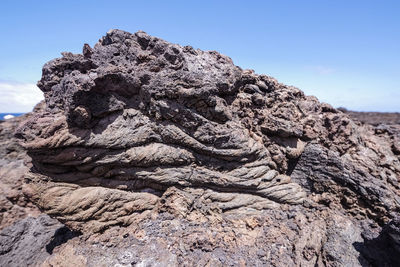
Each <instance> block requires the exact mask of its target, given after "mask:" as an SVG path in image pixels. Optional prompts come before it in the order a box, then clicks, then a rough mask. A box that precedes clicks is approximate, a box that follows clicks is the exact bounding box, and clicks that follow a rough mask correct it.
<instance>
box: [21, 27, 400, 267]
mask: <svg viewBox="0 0 400 267" xmlns="http://www.w3.org/2000/svg"><path fill="white" fill-rule="evenodd" d="M83 50H84V51H83V55H80V54H72V53H63V57H62V58H58V59H55V60H52V61H50V62H48V63H47V64H46V65H45V66H44V67H43V76H42V79H41V80H40V81H39V83H38V86H39V88H40V89H41V90H42V91H43V92H44V94H45V101H46V109H45V110H43V111H40V112H37V113H36V114H35V115H34V117H32V118H30V119H29V120H27V121H26V122H25V124H24V125H23V126H21V127H20V128H19V131H18V137H19V138H21V139H22V142H23V146H24V147H25V148H26V149H27V151H28V155H29V156H30V157H31V158H32V165H33V166H32V168H31V169H30V172H29V173H28V174H27V175H26V185H25V187H24V193H25V194H26V196H27V197H28V198H29V199H30V200H31V201H33V202H34V203H36V204H37V205H38V206H39V207H40V208H41V209H42V210H43V211H44V212H45V213H47V214H49V215H50V216H51V217H53V218H56V219H58V220H60V221H61V222H63V223H65V224H66V225H67V226H68V227H70V228H71V229H73V230H79V231H82V232H83V234H84V235H83V236H82V237H80V238H78V239H74V240H71V241H69V242H67V243H66V244H64V245H62V246H61V247H60V248H59V250H58V253H57V254H54V255H52V256H51V257H50V258H48V259H47V260H46V264H49V265H50V266H52V265H57V264H58V265H59V263H60V262H63V259H68V258H71V259H72V258H74V259H79V262H80V264H85V265H88V266H98V265H99V263H100V262H102V261H103V260H104V259H107V262H108V264H106V265H115V264H132V265H134V264H138V265H139V266H144V265H146V264H151V263H160V264H161V265H164V266H165V265H187V266H192V265H198V266H218V265H231V266H237V265H242V266H244V265H249V266H257V265H258V266H261V265H271V266H315V265H318V266H322V265H329V266H356V265H361V264H362V265H367V266H368V264H376V262H378V263H382V264H393V263H395V262H396V260H397V259H396V258H398V256H396V255H391V258H388V259H382V258H380V257H379V256H377V257H374V256H371V254H369V255H368V257H367V256H366V254H365V253H366V251H368V249H367V248H372V247H374V246H373V245H371V242H372V243H373V242H374V241H373V240H374V239H373V238H372V239H368V238H367V236H377V235H380V234H382V235H385V236H386V235H387V234H385V233H386V232H385V231H386V230H382V229H383V227H384V226H385V225H386V224H388V223H389V222H390V223H389V224H388V225H397V224H396V221H395V218H396V216H397V214H398V213H399V210H400V187H399V180H400V155H399V153H398V150H397V148H398V147H399V144H398V140H399V139H395V138H393V135H396V134H392V135H391V134H390V133H389V132H390V131H389V130H387V131H386V130H382V131H381V132H379V131H377V130H376V129H375V128H374V127H372V126H369V125H362V124H361V123H358V122H355V121H353V120H352V119H351V118H350V117H349V116H348V115H347V114H345V113H343V112H341V111H339V110H336V109H334V108H333V107H331V106H330V105H328V104H325V103H320V102H319V101H318V100H317V99H316V98H315V97H312V96H306V95H304V93H303V92H302V91H300V90H299V89H297V88H295V87H292V86H286V85H284V84H281V83H278V82H277V81H276V80H275V79H274V78H272V77H269V76H266V75H258V74H255V73H254V71H252V70H242V69H241V68H239V67H237V66H235V65H234V64H233V62H232V60H231V59H230V58H228V57H226V56H224V55H221V54H219V53H218V52H215V51H201V50H199V49H194V48H192V47H190V46H184V47H182V46H180V45H176V44H171V43H168V42H166V41H164V40H162V39H159V38H156V37H152V36H150V35H148V34H146V33H144V32H137V33H135V34H130V33H127V32H124V31H120V30H111V31H110V32H108V33H107V34H106V36H104V37H103V38H101V39H100V40H99V42H98V43H97V44H96V45H95V46H94V47H93V48H91V47H90V46H88V45H85V46H84V49H83ZM388 227H389V226H388ZM385 229H386V228H385ZM390 229H391V231H392V232H390V234H391V235H390V236H392V237H393V236H394V237H395V238H394V239H393V238H392V239H389V238H387V240H388V241H387V242H394V241H393V240H395V241H396V240H397V239H396V238H397V237H396V234H397V233H399V232H398V228H396V227H391V228H390ZM393 229H394V230H393ZM396 229H397V230H396ZM125 237H126V238H125ZM365 240H372V241H370V242H369V241H368V242H369V243H368V242H367V243H364V241H365ZM385 240H386V239H385ZM390 240H392V241H390ZM374 244H375V243H374ZM378 249H379V248H378ZM124 253H125V254H124ZM376 255H378V254H376ZM371 257H372V258H371Z"/></svg>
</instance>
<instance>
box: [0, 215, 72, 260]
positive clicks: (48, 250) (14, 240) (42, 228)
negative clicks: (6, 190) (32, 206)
mask: <svg viewBox="0 0 400 267" xmlns="http://www.w3.org/2000/svg"><path fill="white" fill-rule="evenodd" d="M75 236H76V234H75V233H73V232H71V231H70V230H69V229H68V228H66V227H65V226H63V225H62V224H60V223H59V222H58V221H57V220H54V219H51V218H50V217H49V216H47V215H40V216H39V217H37V218H33V217H28V218H25V219H23V220H20V221H18V222H16V223H15V224H14V225H12V226H9V227H6V228H4V229H3V230H2V231H1V232H0V266H3V267H8V266H10V267H12V266H21V267H22V266H33V265H36V264H37V263H41V262H43V261H44V260H45V259H46V258H48V257H49V256H50V255H51V254H52V253H53V249H54V247H55V246H57V245H60V244H62V243H64V242H65V241H66V240H68V239H70V238H73V237H75Z"/></svg>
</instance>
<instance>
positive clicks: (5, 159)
mask: <svg viewBox="0 0 400 267" xmlns="http://www.w3.org/2000/svg"><path fill="white" fill-rule="evenodd" d="M43 107H44V103H42V104H39V105H38V106H37V107H36V108H35V111H39V110H40V108H43ZM30 116H31V113H28V114H25V115H23V116H21V117H15V118H13V119H9V120H6V121H0V230H1V229H3V228H4V227H6V226H9V225H11V224H13V223H14V222H16V221H17V220H20V219H23V218H25V217H27V216H37V215H39V213H40V212H39V209H38V208H37V207H36V206H35V205H33V204H32V203H31V202H30V201H28V199H27V198H26V197H25V196H24V194H23V193H22V182H23V178H24V175H25V173H26V172H27V171H28V169H29V165H30V158H29V157H28V156H27V155H26V152H25V150H24V149H23V148H22V147H21V145H20V144H19V142H18V139H16V138H15V137H14V132H15V130H16V129H17V127H18V125H19V124H20V123H21V122H22V121H24V120H26V119H28V118H29V117H30Z"/></svg>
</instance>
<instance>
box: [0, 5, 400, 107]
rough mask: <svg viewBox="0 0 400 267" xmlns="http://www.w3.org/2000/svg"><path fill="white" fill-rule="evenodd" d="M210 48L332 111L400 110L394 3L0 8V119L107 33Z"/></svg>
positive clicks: (399, 10) (26, 103)
mask: <svg viewBox="0 0 400 267" xmlns="http://www.w3.org/2000/svg"><path fill="white" fill-rule="evenodd" d="M112 28H118V29H121V30H125V31H129V32H136V31H138V30H143V31H146V32H147V33H149V34H151V35H155V36H158V37H161V38H163V39H166V40H167V41H170V42H174V43H179V44H181V45H192V46H193V47H195V48H200V49H203V50H217V51H219V52H221V53H223V54H226V55H228V56H230V57H231V58H232V59H233V61H234V62H235V64H236V65H239V66H240V67H242V68H251V69H254V70H255V71H256V72H257V73H264V74H268V75H271V76H274V77H275V78H277V79H278V80H279V81H280V82H283V83H285V84H289V85H294V86H296V87H299V88H300V89H302V90H303V91H305V93H306V94H309V95H315V96H317V97H318V98H319V99H320V100H321V101H324V102H328V103H330V104H332V105H333V106H335V107H339V106H344V107H346V108H349V109H353V110H361V111H400V1H384V0H382V1H378V0H376V1H368V0H364V1H357V0H345V1H342V0H331V1H324V0H318V1H307V0H305V1H300V0H299V1H288V0H287V1H286V0H279V1H278V0H275V1H261V0H260V1H250V0H246V1H235V0H230V1H216V0H215V1H206V0H202V1H189V0H186V1H165V0H164V1H150V0H142V1H121V0H114V1H100V0H93V1H90V0H87V1H83V0H81V1H74V0H68V1H61V0H59V1H54V0H52V1H43V0H41V1H18V0H13V1H9V0H1V2H0V32H1V34H2V36H1V39H0V40H1V41H0V112H25V111H29V110H30V109H31V108H32V106H33V105H34V103H36V102H37V101H38V100H40V98H41V97H42V96H41V92H40V90H39V89H37V88H36V86H35V84H36V82H37V81H38V80H39V79H40V76H41V68H42V66H43V64H44V63H45V62H47V61H49V60H51V59H53V58H55V57H60V52H62V51H70V52H74V53H81V51H82V46H83V44H84V43H89V44H91V45H94V44H95V43H96V42H97V40H98V39H99V38H100V37H101V36H103V35H104V34H105V33H106V32H107V31H108V30H109V29H112Z"/></svg>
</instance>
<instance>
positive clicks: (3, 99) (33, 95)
mask: <svg viewBox="0 0 400 267" xmlns="http://www.w3.org/2000/svg"><path fill="white" fill-rule="evenodd" d="M41 100H43V93H42V91H40V89H39V88H38V87H37V86H36V84H33V83H18V82H0V113H18V112H29V111H31V110H32V109H33V107H34V106H35V105H36V104H37V103H39V102H40V101H41Z"/></svg>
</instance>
